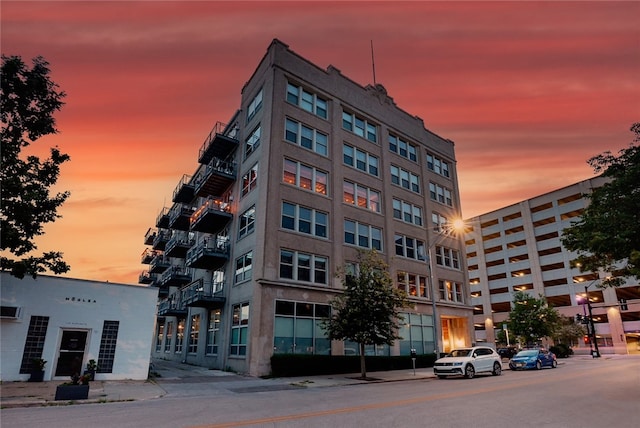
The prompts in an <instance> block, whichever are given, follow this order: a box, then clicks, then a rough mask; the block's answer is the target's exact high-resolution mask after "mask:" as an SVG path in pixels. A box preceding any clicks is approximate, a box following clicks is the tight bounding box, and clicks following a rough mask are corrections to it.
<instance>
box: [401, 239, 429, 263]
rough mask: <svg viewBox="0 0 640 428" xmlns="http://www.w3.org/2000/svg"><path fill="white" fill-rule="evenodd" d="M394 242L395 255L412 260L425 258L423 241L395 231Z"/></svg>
mask: <svg viewBox="0 0 640 428" xmlns="http://www.w3.org/2000/svg"><path fill="white" fill-rule="evenodd" d="M394 242H395V246H396V256H401V257H407V258H409V259H414V260H425V249H424V241H421V240H419V239H415V238H411V237H409V236H405V235H400V234H398V233H396V234H395V236H394Z"/></svg>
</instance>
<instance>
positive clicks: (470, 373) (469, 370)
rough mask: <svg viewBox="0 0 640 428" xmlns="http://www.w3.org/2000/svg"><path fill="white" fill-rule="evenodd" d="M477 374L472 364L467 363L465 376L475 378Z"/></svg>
mask: <svg viewBox="0 0 640 428" xmlns="http://www.w3.org/2000/svg"><path fill="white" fill-rule="evenodd" d="M475 375H476V369H474V368H473V366H472V365H471V364H467V367H465V368H464V377H466V378H467V379H473V377H474V376H475Z"/></svg>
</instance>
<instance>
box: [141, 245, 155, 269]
mask: <svg viewBox="0 0 640 428" xmlns="http://www.w3.org/2000/svg"><path fill="white" fill-rule="evenodd" d="M157 255H158V252H157V251H156V250H151V249H149V248H147V249H145V250H144V251H143V252H142V256H141V257H140V263H142V264H143V265H148V264H149V263H151V260H153V258H154V257H155V256H157Z"/></svg>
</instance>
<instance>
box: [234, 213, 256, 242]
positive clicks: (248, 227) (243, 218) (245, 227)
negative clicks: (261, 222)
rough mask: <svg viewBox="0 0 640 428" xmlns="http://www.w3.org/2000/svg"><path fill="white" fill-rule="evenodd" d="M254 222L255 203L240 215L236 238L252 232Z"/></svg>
mask: <svg viewBox="0 0 640 428" xmlns="http://www.w3.org/2000/svg"><path fill="white" fill-rule="evenodd" d="M255 222H256V207H255V205H254V206H252V207H251V208H249V209H248V210H246V211H245V212H243V213H242V214H241V215H240V222H239V224H238V239H240V238H242V237H244V236H246V235H248V234H250V233H252V232H253V230H254V227H255Z"/></svg>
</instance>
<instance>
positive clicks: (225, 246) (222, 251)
mask: <svg viewBox="0 0 640 428" xmlns="http://www.w3.org/2000/svg"><path fill="white" fill-rule="evenodd" d="M227 260H229V239H228V238H222V237H216V238H215V239H210V240H209V241H207V240H203V241H201V242H199V243H197V244H196V245H194V246H193V247H191V248H190V249H189V251H187V260H186V265H187V266H189V267H192V268H196V269H206V270H216V269H219V268H221V267H222V266H224V264H225V263H226V262H227Z"/></svg>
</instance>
